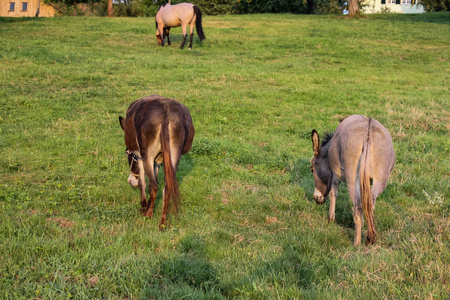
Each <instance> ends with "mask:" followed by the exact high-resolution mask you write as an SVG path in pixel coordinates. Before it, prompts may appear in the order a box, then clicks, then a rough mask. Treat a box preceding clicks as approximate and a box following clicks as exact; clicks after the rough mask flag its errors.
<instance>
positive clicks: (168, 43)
mask: <svg viewBox="0 0 450 300" xmlns="http://www.w3.org/2000/svg"><path fill="white" fill-rule="evenodd" d="M166 30H167V45H169V46H170V38H169V33H170V27H167V29H166Z"/></svg>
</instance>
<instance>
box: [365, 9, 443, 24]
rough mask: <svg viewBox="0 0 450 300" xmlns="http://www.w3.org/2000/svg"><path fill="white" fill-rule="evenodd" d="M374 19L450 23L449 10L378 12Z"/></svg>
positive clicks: (373, 16)
mask: <svg viewBox="0 0 450 300" xmlns="http://www.w3.org/2000/svg"><path fill="white" fill-rule="evenodd" d="M371 18H372V19H378V20H386V21H390V22H424V23H435V24H450V13H449V12H434V13H423V14H376V15H372V16H371Z"/></svg>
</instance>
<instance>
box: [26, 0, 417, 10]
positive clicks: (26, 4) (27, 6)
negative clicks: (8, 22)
mask: <svg viewBox="0 0 450 300" xmlns="http://www.w3.org/2000/svg"><path fill="white" fill-rule="evenodd" d="M410 1H411V0H410ZM27 10H28V2H22V11H27Z"/></svg>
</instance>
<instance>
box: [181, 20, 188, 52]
mask: <svg viewBox="0 0 450 300" xmlns="http://www.w3.org/2000/svg"><path fill="white" fill-rule="evenodd" d="M181 30H182V31H183V41H182V42H181V46H180V49H183V48H184V44H185V43H186V36H187V31H186V30H187V24H182V25H181Z"/></svg>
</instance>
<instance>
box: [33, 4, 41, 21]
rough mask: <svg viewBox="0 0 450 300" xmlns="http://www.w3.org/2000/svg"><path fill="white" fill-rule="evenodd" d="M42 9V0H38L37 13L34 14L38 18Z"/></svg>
mask: <svg viewBox="0 0 450 300" xmlns="http://www.w3.org/2000/svg"><path fill="white" fill-rule="evenodd" d="M40 10H41V0H38V3H37V10H36V14H35V15H34V16H35V17H36V18H37V17H39V12H40Z"/></svg>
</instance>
